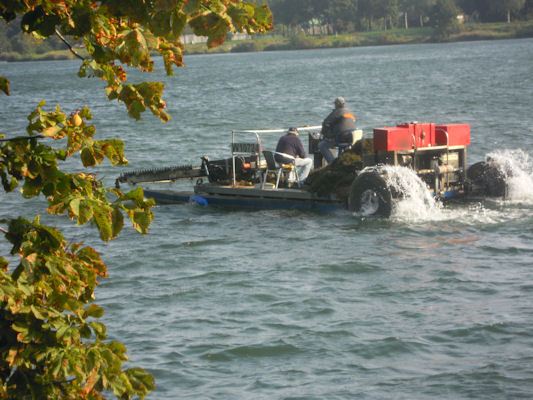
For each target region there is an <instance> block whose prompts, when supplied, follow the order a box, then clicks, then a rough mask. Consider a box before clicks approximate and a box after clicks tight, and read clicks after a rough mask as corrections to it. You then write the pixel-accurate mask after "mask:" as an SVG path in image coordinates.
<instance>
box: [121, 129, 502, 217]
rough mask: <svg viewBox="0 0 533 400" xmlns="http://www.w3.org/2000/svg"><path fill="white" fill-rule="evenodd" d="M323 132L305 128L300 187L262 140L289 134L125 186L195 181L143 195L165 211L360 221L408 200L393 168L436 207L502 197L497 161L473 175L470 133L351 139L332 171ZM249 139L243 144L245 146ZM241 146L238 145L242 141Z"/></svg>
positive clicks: (478, 166) (250, 134) (253, 139)
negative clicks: (308, 161) (205, 209)
mask: <svg viewBox="0 0 533 400" xmlns="http://www.w3.org/2000/svg"><path fill="white" fill-rule="evenodd" d="M320 129H321V127H320V126H306V127H300V128H298V130H299V131H300V134H302V133H304V132H306V133H307V135H308V142H309V143H308V145H309V155H310V156H311V157H313V158H314V170H313V171H312V172H311V174H310V175H309V177H308V178H307V180H306V183H305V185H303V186H301V187H300V186H298V185H297V184H295V183H294V173H295V171H294V165H290V164H278V163H277V162H276V161H275V160H274V157H273V156H272V155H273V152H272V151H266V150H264V149H263V148H262V145H261V136H264V135H267V134H278V136H279V135H280V134H283V133H284V132H285V130H284V129H273V130H246V131H233V132H232V141H231V155H230V156H229V157H228V158H225V159H219V160H210V159H209V158H208V157H207V156H203V157H201V164H200V165H199V166H197V167H193V166H191V165H185V166H175V167H164V168H157V169H151V170H139V171H131V172H126V173H123V174H122V175H120V176H119V177H118V178H117V180H116V186H117V187H120V185H121V184H129V185H136V184H139V183H153V182H175V181H178V180H184V179H188V180H195V183H194V187H193V190H192V191H191V190H189V191H177V190H168V189H149V188H145V190H144V193H145V196H146V197H153V198H154V199H155V200H156V202H157V203H159V204H167V203H179V202H189V201H191V200H193V201H196V202H197V203H200V204H203V205H208V204H209V205H221V206H229V207H232V208H242V207H248V208H249V207H252V208H303V209H317V210H331V209H339V208H345V209H348V210H350V211H353V212H355V213H357V214H358V215H365V216H368V215H376V216H384V217H388V216H390V214H391V212H392V209H393V206H394V202H395V200H398V199H400V198H402V196H403V192H402V190H401V187H398V185H396V184H395V183H394V182H393V177H392V176H391V173H390V171H391V167H394V168H407V169H409V170H411V171H412V172H414V173H415V174H416V175H417V176H418V177H419V178H420V184H421V185H424V186H425V187H427V189H428V190H429V191H430V192H431V194H432V195H433V196H434V197H435V198H436V199H438V200H442V201H447V200H450V199H455V200H471V199H475V200H479V199H481V198H484V197H504V196H505V194H506V190H507V185H506V182H505V178H504V174H503V173H502V172H501V171H500V168H499V166H498V165H497V164H496V163H495V162H494V161H491V160H487V161H482V162H478V163H475V164H473V165H471V166H470V167H467V146H468V145H469V144H470V125H468V124H444V125H437V124H435V123H418V122H411V123H405V124H399V125H396V126H393V127H382V128H375V129H374V130H373V134H372V136H371V137H366V138H363V134H362V131H361V130H355V131H354V132H352V140H351V142H350V143H341V144H340V145H339V147H338V157H337V158H336V159H335V160H334V161H333V162H332V163H331V164H330V165H324V164H325V162H324V160H323V158H322V155H321V153H320V151H319V150H318V143H319V141H320ZM243 137H244V138H245V139H242V138H243ZM237 138H238V139H239V140H237Z"/></svg>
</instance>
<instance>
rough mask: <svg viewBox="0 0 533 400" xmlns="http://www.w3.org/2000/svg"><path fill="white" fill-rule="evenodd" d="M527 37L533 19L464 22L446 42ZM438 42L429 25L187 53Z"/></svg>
mask: <svg viewBox="0 0 533 400" xmlns="http://www.w3.org/2000/svg"><path fill="white" fill-rule="evenodd" d="M524 37H533V21H519V22H513V23H511V24H506V23H484V24H464V25H460V26H459V28H458V32H456V33H454V34H453V35H451V36H450V37H449V38H447V40H446V41H448V42H459V41H471V40H497V39H513V38H524ZM434 41H435V39H434V29H433V28H431V27H425V28H409V29H392V30H387V31H373V32H357V33H350V34H342V35H336V36H305V35H298V36H292V37H281V36H261V37H257V38H254V39H253V40H244V41H235V42H226V43H224V44H223V45H222V46H220V47H218V48H215V49H207V48H206V47H205V45H204V44H193V45H187V46H186V54H205V53H226V52H250V51H273V50H302V49H320V48H338V47H358V46H380V45H391V44H408V43H431V42H434Z"/></svg>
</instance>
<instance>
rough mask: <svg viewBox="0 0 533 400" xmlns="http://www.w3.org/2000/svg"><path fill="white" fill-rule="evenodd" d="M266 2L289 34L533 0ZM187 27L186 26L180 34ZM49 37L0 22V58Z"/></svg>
mask: <svg viewBox="0 0 533 400" xmlns="http://www.w3.org/2000/svg"><path fill="white" fill-rule="evenodd" d="M249 1H250V2H251V3H255V4H263V3H266V4H267V5H268V6H269V7H270V9H271V10H272V13H273V15H274V25H275V26H276V28H277V29H276V33H277V34H279V33H281V34H283V35H286V36H293V35H295V34H298V33H305V34H308V35H317V34H320V35H324V34H325V35H334V34H338V33H352V32H365V31H367V32H368V31H375V30H388V29H395V28H400V29H407V28H410V27H424V26H431V27H434V28H435V32H436V33H437V36H439V35H440V36H441V37H446V36H447V35H449V34H450V33H452V32H453V31H454V30H456V29H457V21H458V20H457V17H458V16H462V17H463V18H464V21H465V22H497V21H502V22H511V21H514V20H530V19H533V0H249ZM187 32H188V31H187V30H185V31H184V33H187ZM64 49H65V44H64V43H63V42H62V41H61V40H60V39H59V38H57V37H55V36H51V37H50V38H48V39H47V40H45V41H41V40H37V39H34V38H33V37H32V36H31V35H22V34H21V26H20V19H18V20H15V21H12V22H11V23H9V24H0V59H2V58H6V55H9V54H10V53H12V54H26V55H31V54H36V55H39V54H44V53H47V52H50V51H53V50H64Z"/></svg>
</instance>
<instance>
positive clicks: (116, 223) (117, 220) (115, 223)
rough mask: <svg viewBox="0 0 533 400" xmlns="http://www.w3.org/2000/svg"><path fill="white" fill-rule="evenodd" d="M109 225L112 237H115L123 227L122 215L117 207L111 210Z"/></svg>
mask: <svg viewBox="0 0 533 400" xmlns="http://www.w3.org/2000/svg"><path fill="white" fill-rule="evenodd" d="M111 227H112V232H113V233H112V235H113V237H117V236H118V234H119V233H120V232H121V231H122V228H123V227H124V216H123V215H122V213H121V212H120V210H119V209H118V208H117V207H115V208H113V211H112V218H111Z"/></svg>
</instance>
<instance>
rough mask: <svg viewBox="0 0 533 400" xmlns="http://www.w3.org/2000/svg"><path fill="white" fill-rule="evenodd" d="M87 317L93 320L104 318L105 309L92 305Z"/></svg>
mask: <svg viewBox="0 0 533 400" xmlns="http://www.w3.org/2000/svg"><path fill="white" fill-rule="evenodd" d="M87 315H88V316H89V317H93V318H102V317H103V315H104V309H103V308H102V307H99V306H97V305H96V304H91V305H90V306H89V308H88V309H87Z"/></svg>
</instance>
